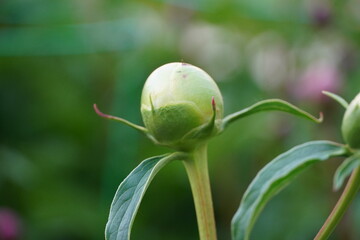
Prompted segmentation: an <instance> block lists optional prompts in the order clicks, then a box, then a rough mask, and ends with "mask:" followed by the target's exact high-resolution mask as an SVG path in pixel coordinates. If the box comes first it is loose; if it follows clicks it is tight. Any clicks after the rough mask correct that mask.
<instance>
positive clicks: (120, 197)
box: [105, 153, 183, 240]
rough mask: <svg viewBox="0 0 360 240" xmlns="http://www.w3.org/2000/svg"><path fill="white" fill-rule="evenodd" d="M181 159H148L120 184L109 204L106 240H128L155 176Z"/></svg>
mask: <svg viewBox="0 0 360 240" xmlns="http://www.w3.org/2000/svg"><path fill="white" fill-rule="evenodd" d="M181 159H183V154H182V153H173V154H170V155H169V154H167V155H163V156H157V157H152V158H148V159H146V160H144V161H142V162H141V163H140V164H139V166H137V167H136V168H135V169H134V170H133V171H132V172H131V173H130V174H129V175H128V176H127V177H126V178H125V179H124V181H123V182H122V183H121V184H120V186H119V188H118V189H117V191H116V194H115V197H114V199H113V201H112V203H111V207H110V214H109V219H108V222H107V224H106V229H105V239H106V240H129V239H130V231H131V227H132V224H133V222H134V219H135V215H136V213H137V210H138V208H139V205H140V202H141V200H142V198H143V196H144V194H145V191H146V189H147V188H148V186H149V184H150V182H151V180H152V179H153V178H154V176H155V174H156V173H157V172H158V171H159V170H160V169H161V168H162V167H163V166H164V165H166V164H167V163H169V162H170V161H172V160H181Z"/></svg>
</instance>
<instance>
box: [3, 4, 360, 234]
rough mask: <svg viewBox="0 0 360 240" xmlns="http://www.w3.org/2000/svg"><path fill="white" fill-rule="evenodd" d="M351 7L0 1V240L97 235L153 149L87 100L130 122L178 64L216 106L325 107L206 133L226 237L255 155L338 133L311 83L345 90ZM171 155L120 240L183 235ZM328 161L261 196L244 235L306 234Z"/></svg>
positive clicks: (350, 74)
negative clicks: (170, 65)
mask: <svg viewBox="0 0 360 240" xmlns="http://www.w3.org/2000/svg"><path fill="white" fill-rule="evenodd" d="M359 16H360V5H359V4H358V2H357V0H347V1H325V0H324V1H321V0H317V1H310V0H306V1H297V0H292V1H282V0H266V1H264V0H253V1H244V0H240V1H214V0H211V1H197V2H192V1H180V0H173V1H162V0H156V1H126V0H125V1H99V0H92V1H84V0H76V1H70V0H63V1H44V0H27V1H20V0H11V1H10V0H3V1H1V3H0V208H1V209H7V210H6V211H7V213H6V214H8V213H11V214H10V215H11V216H13V217H11V218H14V219H17V220H16V221H15V222H19V225H18V227H19V229H20V230H19V232H17V234H19V236H15V237H14V238H13V239H25V240H27V239H29V240H32V239H52V240H57V239H74V240H78V239H79V240H80V239H102V238H103V228H104V225H105V223H106V220H107V219H106V218H107V214H108V206H109V205H110V201H111V199H112V197H113V193H114V192H115V189H116V187H117V186H118V184H119V182H120V181H121V180H122V179H123V178H124V177H125V176H126V174H127V173H128V172H129V171H130V170H131V169H132V168H134V167H135V166H136V165H137V164H138V163H139V161H140V160H141V159H144V158H146V157H149V156H153V155H155V154H160V153H163V152H166V151H167V150H166V149H162V150H159V148H154V147H153V145H152V144H151V143H150V142H149V141H148V140H145V139H143V138H142V137H141V136H140V135H139V134H137V133H135V132H133V131H131V130H130V129H127V128H126V127H123V126H121V125H117V124H116V123H108V122H106V121H101V119H99V118H98V117H97V116H96V114H94V113H93V111H92V104H93V103H94V102H97V103H98V104H99V106H100V107H101V106H103V107H101V108H102V109H103V110H104V111H105V112H109V113H112V114H113V115H119V116H124V117H126V118H127V119H129V120H131V121H133V122H138V123H140V114H139V108H140V97H139V96H140V95H141V89H142V86H143V83H144V82H145V80H146V77H147V76H148V75H149V73H150V72H151V71H152V70H153V69H155V68H156V67H158V66H160V65H162V64H164V63H167V62H175V61H181V59H183V60H184V61H186V62H189V63H192V64H194V65H197V66H199V67H201V68H203V69H204V70H206V71H207V72H209V74H210V75H212V76H213V77H214V79H215V80H216V81H217V82H218V85H219V87H220V89H221V91H222V93H223V96H224V102H225V103H226V106H225V113H230V112H233V111H235V110H237V109H240V108H242V107H245V106H248V105H250V104H251V103H254V102H256V101H258V100H261V99H265V98H283V99H286V100H289V101H291V102H292V103H294V104H296V105H300V106H303V107H304V108H306V109H311V110H312V111H313V112H318V111H322V112H324V115H325V122H324V123H323V124H321V125H320V126H314V125H313V124H311V123H309V124H307V123H304V122H303V121H302V122H301V124H300V121H301V120H293V119H292V120H291V121H288V116H286V115H285V114H284V115H281V114H270V115H269V114H265V115H264V117H263V118H262V119H261V118H260V119H259V118H256V119H253V118H249V119H244V120H243V121H242V122H241V123H237V124H236V125H234V126H232V127H231V128H233V130H234V131H228V132H226V133H224V134H223V135H221V136H219V137H218V138H217V139H215V140H213V141H212V142H211V143H210V146H209V150H210V153H209V156H210V159H209V160H210V163H209V167H210V172H211V173H210V174H211V175H212V176H214V177H213V178H212V181H213V182H212V185H213V195H214V197H215V199H214V204H215V214H216V218H217V224H218V230H219V233H218V234H219V238H220V239H229V235H228V234H229V227H230V220H231V217H232V215H233V214H234V212H235V210H236V208H237V207H238V203H239V201H240V198H241V196H242V194H243V191H244V190H245V188H246V187H247V185H248V184H249V182H250V181H251V179H252V178H253V177H254V175H255V173H256V172H257V171H258V170H259V169H260V168H261V167H262V166H264V164H265V163H266V162H267V161H269V160H270V159H272V158H273V157H275V156H276V155H278V154H279V153H280V152H283V151H285V150H286V149H289V148H290V147H292V146H294V145H296V144H299V143H302V142H305V141H308V140H316V139H329V140H336V141H341V136H340V133H339V132H338V130H337V128H336V126H338V125H339V123H340V122H341V116H342V115H343V109H341V107H339V106H338V105H337V104H336V103H333V102H332V101H327V99H326V98H323V97H321V92H320V90H329V91H332V92H336V93H338V94H339V95H342V96H344V97H345V98H346V99H347V100H350V99H352V98H353V97H354V96H355V94H356V93H357V92H358V91H359V89H360V68H359V67H358V66H359V52H360V35H359V27H360V17H359ZM105 106H111V108H110V109H105V108H104V107H105ZM237 133H241V135H240V136H238V134H237ZM124 142H125V143H126V145H125V144H119V143H124ZM99 143H102V144H100V145H99ZM224 143H226V144H224ZM254 143H257V144H260V145H262V149H261V151H259V149H257V148H253V147H252V146H255V145H254ZM215 146H216V147H215ZM238 146H243V148H241V149H239V148H238ZM176 164H177V163H173V164H171V165H169V166H168V167H167V168H168V170H167V171H162V172H160V173H159V176H157V178H156V179H155V180H154V183H153V185H152V186H151V188H150V189H149V191H148V193H147V194H146V196H145V198H146V199H145V200H144V201H143V203H142V207H141V211H140V214H139V215H138V217H137V220H136V222H135V226H134V231H133V238H134V239H148V240H152V239H154V240H155V239H156V240H159V239H160V240H161V239H171V240H176V239H196V238H197V228H196V218H195V214H194V211H193V208H194V207H193V202H192V199H191V195H190V194H189V193H190V187H189V185H188V182H187V181H186V180H184V179H186V177H185V172H184V171H183V169H182V168H181V167H178V166H176ZM338 164H339V162H337V161H336V160H335V161H331V162H329V163H326V164H323V165H321V166H320V165H319V166H315V167H313V168H312V169H311V170H310V171H308V172H307V173H304V174H302V175H301V176H300V177H299V178H298V179H297V181H295V184H294V185H293V187H292V188H291V189H286V190H285V191H284V192H283V193H281V194H280V195H279V196H277V197H275V198H274V199H273V200H272V201H271V202H270V204H269V205H268V207H267V209H265V211H264V213H263V214H262V216H261V217H260V219H259V221H258V222H257V224H256V225H255V228H254V231H253V238H254V239H291V240H296V239H308V238H310V237H311V236H313V235H314V234H315V233H316V231H317V230H318V229H319V227H320V226H321V224H322V223H323V220H324V219H325V218H326V216H327V214H328V212H329V211H330V209H331V207H332V206H333V204H334V202H335V201H336V199H337V198H338V196H337V194H338V193H336V194H335V193H332V192H331V187H332V186H331V177H332V174H333V171H334V170H335V168H336V166H337V165H338ZM167 179H171V181H166V180H167ZM164 189H166V190H164ZM319 189H321V190H320V191H319ZM295 193H296V194H295ZM298 196H302V197H301V198H299V197H298ZM169 202H171V204H168V203H169ZM160 208H162V209H163V208H165V210H162V211H158V210H159V209H160ZM174 216H176V218H175V217H174ZM289 216H292V217H291V218H289ZM11 221H12V220H11ZM359 222H360V201H359V199H358V201H354V204H353V206H352V209H351V210H350V211H349V213H348V215H347V216H346V217H345V220H344V221H343V222H342V223H341V224H340V226H339V228H338V229H337V230H336V232H335V233H334V238H333V239H342V240H344V239H358V238H360V231H359V230H358V228H356V226H357V225H356V223H359ZM20 223H21V224H20ZM0 225H1V226H0V229H1V230H3V226H4V225H3V224H0ZM9 229H10V230H11V228H9V227H7V228H6V229H5V230H6V231H9ZM140 229H141V230H140ZM6 231H5V232H6ZM1 234H2V233H0V239H1V237H2V238H4V239H6V238H5V237H3V235H1Z"/></svg>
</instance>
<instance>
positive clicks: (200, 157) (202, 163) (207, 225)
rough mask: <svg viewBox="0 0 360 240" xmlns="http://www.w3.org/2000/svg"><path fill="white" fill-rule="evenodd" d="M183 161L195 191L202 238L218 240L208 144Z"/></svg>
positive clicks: (201, 239)
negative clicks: (208, 161)
mask: <svg viewBox="0 0 360 240" xmlns="http://www.w3.org/2000/svg"><path fill="white" fill-rule="evenodd" d="M189 155H190V157H189V159H187V160H185V161H183V162H184V165H185V169H186V172H187V174H188V177H189V181H190V185H191V190H192V193H193V198H194V203H195V210H196V217H197V222H198V228H199V235H200V240H216V226H215V218H214V210H213V203H212V198H211V189H210V180H209V173H208V164H207V144H203V145H201V146H200V147H198V148H196V149H195V150H194V151H193V152H192V153H190V154H189Z"/></svg>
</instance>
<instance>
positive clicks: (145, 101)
mask: <svg viewBox="0 0 360 240" xmlns="http://www.w3.org/2000/svg"><path fill="white" fill-rule="evenodd" d="M215 106H216V107H215ZM214 111H215V112H214ZM141 114H142V117H143V121H144V124H145V126H146V128H147V129H148V131H149V134H150V135H152V137H154V138H155V140H156V141H157V142H158V143H160V144H162V145H166V146H170V147H174V148H176V149H186V148H192V147H195V146H196V144H197V142H200V141H201V140H203V139H207V138H208V137H210V136H211V135H212V134H214V133H216V130H218V129H217V125H216V124H214V125H211V124H210V125H211V129H210V130H209V129H208V128H203V130H202V128H201V126H206V125H207V124H208V125H209V123H211V121H215V119H213V116H214V114H216V119H217V120H219V119H221V118H222V115H223V100H222V96H221V93H220V90H219V88H218V87H217V85H216V83H215V81H214V80H213V79H212V78H211V77H210V76H209V75H208V74H207V73H206V72H205V71H203V70H202V69H200V68H198V67H195V66H192V65H190V64H186V63H169V64H165V65H163V66H161V67H159V68H157V69H156V70H155V71H154V72H152V73H151V74H150V76H149V77H148V79H147V80H146V83H145V85H144V88H143V92H142V97H141ZM196 129H198V131H199V133H200V131H206V132H202V133H201V134H192V137H191V140H189V138H187V136H189V134H188V133H190V132H193V131H194V130H196ZM190 135H191V134H190Z"/></svg>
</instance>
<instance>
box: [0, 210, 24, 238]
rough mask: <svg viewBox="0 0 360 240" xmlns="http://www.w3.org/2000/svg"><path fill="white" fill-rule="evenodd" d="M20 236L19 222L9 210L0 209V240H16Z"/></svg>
mask: <svg viewBox="0 0 360 240" xmlns="http://www.w3.org/2000/svg"><path fill="white" fill-rule="evenodd" d="M19 235H20V221H19V218H18V216H17V215H16V213H14V212H13V211H12V210H10V209H6V208H0V240H16V239H19Z"/></svg>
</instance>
